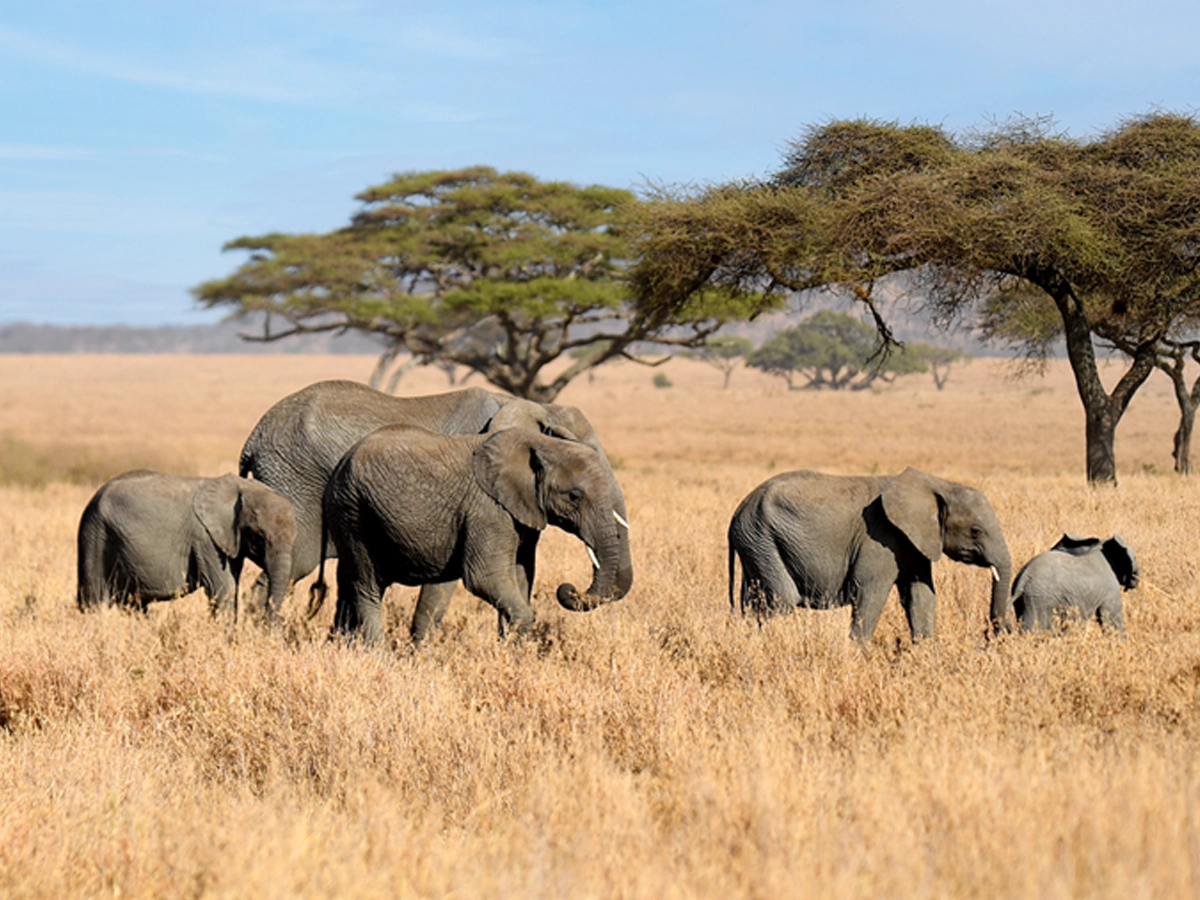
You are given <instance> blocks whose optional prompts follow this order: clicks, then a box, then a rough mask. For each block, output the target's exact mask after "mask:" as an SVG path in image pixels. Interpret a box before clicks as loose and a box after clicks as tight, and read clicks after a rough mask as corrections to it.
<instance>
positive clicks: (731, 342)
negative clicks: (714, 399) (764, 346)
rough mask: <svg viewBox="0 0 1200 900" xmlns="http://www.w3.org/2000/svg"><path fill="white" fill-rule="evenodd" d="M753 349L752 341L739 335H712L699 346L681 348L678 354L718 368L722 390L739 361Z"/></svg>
mask: <svg viewBox="0 0 1200 900" xmlns="http://www.w3.org/2000/svg"><path fill="white" fill-rule="evenodd" d="M753 351H754V342H753V341H751V340H750V338H747V337H741V336H740V335H713V336H711V337H709V338H708V340H706V341H705V342H704V343H703V344H702V345H701V346H699V347H696V348H694V349H692V350H683V351H681V352H680V354H679V355H680V356H682V357H684V358H685V359H696V360H699V361H700V362H702V363H705V364H707V365H710V366H712V367H713V368H715V369H719V370H720V372H721V374H722V375H724V376H725V380H724V382H723V383H722V385H721V389H722V390H727V389H728V388H729V379H730V377H731V376H732V375H733V370H734V369H736V368H737V367H738V365H739V363H741V362H744V361H745V359H746V357H747V356H749V355H750V354H751V353H752V352H753Z"/></svg>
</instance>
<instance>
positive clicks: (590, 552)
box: [583, 544, 600, 569]
mask: <svg viewBox="0 0 1200 900" xmlns="http://www.w3.org/2000/svg"><path fill="white" fill-rule="evenodd" d="M583 546H585V547H587V552H588V556H590V557H591V559H592V565H593V566H595V567H596V568H597V569H598V568H600V560H598V559H596V551H595V550H593V549H592V548H591V547H590V546H588V545H587V544H584V545H583Z"/></svg>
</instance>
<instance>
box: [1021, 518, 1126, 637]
mask: <svg viewBox="0 0 1200 900" xmlns="http://www.w3.org/2000/svg"><path fill="white" fill-rule="evenodd" d="M1137 585H1138V564H1137V558H1136V557H1135V556H1134V555H1133V550H1131V549H1130V548H1129V545H1128V544H1126V543H1125V541H1123V540H1122V539H1121V536H1120V535H1113V536H1112V537H1110V538H1109V539H1108V540H1107V541H1101V540H1100V538H1094V537H1089V538H1085V537H1076V536H1075V535H1071V534H1064V535H1063V536H1062V539H1061V540H1060V541H1059V542H1058V543H1057V544H1055V545H1054V546H1053V547H1051V548H1050V549H1049V550H1048V551H1046V552H1045V553H1041V554H1038V555H1037V556H1035V557H1034V558H1033V559H1031V560H1030V561H1029V562H1027V563H1026V564H1025V568H1023V569H1022V570H1021V571H1020V573H1019V574H1018V575H1017V580H1016V581H1014V582H1013V589H1012V596H1013V610H1014V611H1015V612H1016V615H1017V621H1018V622H1020V624H1021V630H1022V631H1034V630H1045V629H1049V628H1052V627H1053V626H1054V625H1055V624H1056V623H1059V624H1065V622H1066V621H1067V620H1068V619H1073V618H1078V619H1082V620H1084V621H1087V620H1090V619H1097V620H1098V621H1099V622H1100V624H1101V625H1103V626H1104V627H1106V628H1112V629H1114V630H1116V631H1124V630H1125V614H1124V612H1123V610H1122V608H1121V591H1122V590H1126V591H1128V590H1132V589H1133V588H1135V587H1137Z"/></svg>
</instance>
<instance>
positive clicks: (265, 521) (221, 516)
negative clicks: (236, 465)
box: [192, 475, 296, 610]
mask: <svg viewBox="0 0 1200 900" xmlns="http://www.w3.org/2000/svg"><path fill="white" fill-rule="evenodd" d="M192 510H193V511H194V512H195V514H196V518H197V519H199V520H200V524H201V525H203V526H204V530H205V531H206V532H208V535H209V537H211V538H212V542H213V544H214V545H215V546H216V548H217V549H218V550H220V551H221V553H222V554H224V555H225V556H226V557H228V558H229V559H231V560H238V561H240V560H241V559H243V558H246V557H249V558H250V559H251V560H253V561H254V563H255V565H257V566H259V567H260V568H262V570H263V571H264V572H266V574H267V579H268V582H269V584H270V589H269V592H268V602H269V603H270V608H271V610H277V609H278V608H279V604H281V603H282V602H283V599H284V597H285V596H286V595H287V591H288V588H289V587H290V583H291V573H292V546H293V544H294V542H295V539H296V517H295V513H294V511H293V509H292V504H291V502H290V501H288V500H287V498H285V497H284V496H283V495H281V494H279V493H276V492H275V491H274V490H272V489H271V488H269V487H267V486H266V485H265V484H260V483H258V482H256V481H251V480H249V479H247V478H240V477H238V476H237V475H222V476H221V477H220V478H213V479H210V480H208V481H206V482H204V483H203V484H202V485H201V486H200V488H199V489H198V490H197V491H196V495H195V497H194V498H193V499H192ZM238 569H240V566H239V567H238Z"/></svg>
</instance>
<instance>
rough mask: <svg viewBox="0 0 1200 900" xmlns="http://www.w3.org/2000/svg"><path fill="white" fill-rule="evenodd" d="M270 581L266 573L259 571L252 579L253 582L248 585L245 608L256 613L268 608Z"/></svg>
mask: <svg viewBox="0 0 1200 900" xmlns="http://www.w3.org/2000/svg"><path fill="white" fill-rule="evenodd" d="M269 594H270V582H269V581H268V579H267V573H266V572H265V571H264V572H259V573H258V577H257V578H255V579H254V584H252V585H251V586H250V593H249V596H248V597H247V601H246V608H247V609H248V610H250V612H251V614H252V615H253V614H257V613H258V612H259V611H260V610H264V609H270V600H268V599H267V598H268V596H269Z"/></svg>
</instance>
